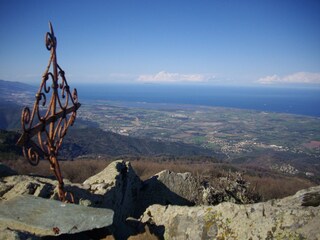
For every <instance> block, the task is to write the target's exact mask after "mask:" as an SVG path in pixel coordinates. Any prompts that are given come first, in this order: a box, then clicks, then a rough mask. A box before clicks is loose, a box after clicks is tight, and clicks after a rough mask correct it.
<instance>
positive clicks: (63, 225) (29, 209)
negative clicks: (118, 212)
mask: <svg viewBox="0 0 320 240" xmlns="http://www.w3.org/2000/svg"><path fill="white" fill-rule="evenodd" d="M112 222H113V211H112V210H110V209H99V208H90V207H84V206H79V205H75V204H68V203H62V202H59V201H55V200H49V199H43V198H38V197H35V196H30V195H24V196H18V197H15V198H13V199H11V200H9V201H2V202H0V226H6V227H7V228H9V229H13V230H18V231H24V232H29V233H32V234H33V235H36V236H55V235H61V234H72V233H78V232H83V231H88V230H92V229H96V228H103V227H107V226H110V225H111V224H112Z"/></svg>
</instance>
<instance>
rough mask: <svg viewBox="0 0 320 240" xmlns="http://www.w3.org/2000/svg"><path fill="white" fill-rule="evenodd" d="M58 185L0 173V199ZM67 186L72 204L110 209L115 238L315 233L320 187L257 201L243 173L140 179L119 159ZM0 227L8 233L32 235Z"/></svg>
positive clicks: (48, 193) (52, 195)
mask: <svg viewBox="0 0 320 240" xmlns="http://www.w3.org/2000/svg"><path fill="white" fill-rule="evenodd" d="M56 185H57V182H56V181H55V180H52V179H49V178H43V177H38V176H19V175H13V176H6V177H2V178H1V179H0V203H1V201H12V200H13V199H15V197H17V196H20V195H34V196H36V197H41V198H47V199H58V196H57V190H56ZM65 189H66V190H67V191H68V192H71V193H73V195H74V197H75V203H76V204H79V205H84V206H91V207H99V208H108V209H111V210H113V211H114V218H113V225H112V226H111V228H108V229H107V232H108V233H110V232H112V234H113V235H114V237H115V238H116V239H127V238H129V237H131V239H135V238H137V239H139V236H140V237H142V238H143V237H147V236H149V237H152V238H154V239H156V238H157V237H159V236H160V238H162V237H163V236H164V237H165V238H166V239H250V238H251V239H286V238H288V239H290V238H292V239H296V238H297V239H304V238H305V239H316V238H317V237H320V236H319V232H320V230H319V229H320V225H319V223H320V221H319V220H320V219H319V213H320V212H319V203H320V186H319V187H315V188H311V189H308V190H305V191H300V192H298V193H297V194H296V195H294V196H292V197H288V198H285V199H282V200H273V201H269V202H264V203H255V204H249V203H251V202H254V201H256V200H258V198H256V196H252V195H251V193H250V191H248V183H247V182H245V181H244V179H242V178H241V174H231V173H230V174H229V175H228V176H226V177H223V178H218V179H216V181H215V183H214V184H213V185H210V184H208V183H206V182H204V181H202V182H201V181H199V179H197V178H195V177H193V176H192V175H191V174H190V173H174V172H171V171H168V170H165V171H162V172H160V173H158V174H156V175H155V176H153V177H151V178H150V179H147V180H145V181H142V180H140V179H139V177H138V176H137V175H136V173H135V172H134V170H133V169H132V167H131V165H130V163H129V162H124V161H122V160H119V161H115V162H112V163H111V164H110V165H109V166H107V167H106V168H105V169H104V170H103V171H101V172H100V173H98V174H96V175H94V176H92V177H90V178H89V179H87V180H86V181H85V182H84V183H83V184H73V183H71V182H69V181H67V180H65ZM226 201H227V202H226ZM221 202H223V203H221ZM238 203H241V204H238ZM1 229H4V231H3V232H5V233H6V234H7V236H29V235H28V234H30V233H26V232H17V231H13V232H12V231H11V230H8V229H7V228H3V226H2V228H1V226H0V231H1ZM104 234H105V233H104ZM317 234H318V235H317ZM31 236H32V235H31ZM101 236H106V234H105V235H101ZM0 239H1V238H0ZM17 239H19V237H17ZM21 239H23V238H22V237H21Z"/></svg>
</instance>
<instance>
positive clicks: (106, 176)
mask: <svg viewBox="0 0 320 240" xmlns="http://www.w3.org/2000/svg"><path fill="white" fill-rule="evenodd" d="M141 184H142V182H141V180H140V178H139V177H138V176H137V174H136V173H135V172H134V170H133V168H132V167H131V164H130V163H129V162H125V161H123V160H118V161H114V162H112V163H110V164H109V165H108V166H107V167H106V168H105V169H104V170H102V171H101V172H100V173H98V174H96V175H94V176H92V177H90V178H88V179H87V180H86V181H85V182H84V183H83V185H85V186H90V191H91V193H92V194H94V195H95V196H101V197H102V199H103V201H102V203H101V204H100V206H101V207H106V208H110V209H113V210H114V212H115V213H114V227H115V232H116V238H119V239H126V237H127V235H128V234H129V232H130V229H128V227H126V218H127V217H129V216H135V211H136V208H137V206H138V205H139V204H140V203H139V201H138V200H139V194H140V188H141ZM140 215H141V214H140ZM140 215H139V216H140Z"/></svg>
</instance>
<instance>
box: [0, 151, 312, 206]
mask: <svg viewBox="0 0 320 240" xmlns="http://www.w3.org/2000/svg"><path fill="white" fill-rule="evenodd" d="M113 160H116V159H112V158H110V159H99V160H97V159H95V160H93V159H86V160H76V161H60V166H61V171H62V175H63V177H64V178H66V179H69V180H70V181H71V182H75V183H81V182H83V181H84V180H86V179H87V178H89V177H90V176H92V175H94V174H96V173H98V172H100V171H102V170H103V169H104V168H105V167H107V166H108V164H109V163H110V162H111V161H113ZM125 160H128V161H130V162H131V164H132V167H133V169H134V170H135V172H136V173H137V175H138V176H139V177H140V178H141V179H143V180H145V179H148V178H150V177H151V176H153V175H154V174H156V173H158V172H160V171H162V170H164V169H168V170H170V171H174V172H191V173H192V174H193V175H194V176H195V177H197V178H198V179H199V180H200V181H208V182H210V183H211V184H212V185H213V186H215V184H216V179H217V178H220V177H226V176H228V175H229V173H230V171H231V172H235V171H238V172H241V173H242V174H243V177H244V179H245V180H246V181H248V182H249V183H250V191H252V192H253V193H257V194H259V195H260V196H262V200H269V199H274V198H282V197H285V196H288V195H292V194H294V193H296V192H297V191H298V190H300V189H304V188H308V187H311V186H314V185H315V183H314V182H312V181H310V180H308V179H305V178H301V177H297V176H284V175H280V174H276V173H272V172H270V171H267V170H264V172H263V173H262V170H261V169H260V174H259V175H256V174H252V170H250V169H249V170H248V169H246V168H245V167H241V166H235V165H230V164H226V163H217V162H208V161H203V162H201V163H197V162H192V161H189V162H188V161H183V159H182V158H180V159H179V160H177V159H175V160H173V158H169V157H168V158H166V157H155V158H152V157H139V158H135V157H126V158H125ZM2 162H3V163H4V164H6V165H7V166H9V167H11V168H12V169H14V170H16V171H17V172H18V173H19V174H35V175H41V176H50V177H54V175H53V173H52V172H51V170H50V166H49V163H48V162H47V161H40V163H39V165H38V166H36V167H33V166H31V165H30V164H29V163H28V162H27V161H26V160H24V159H22V158H20V159H17V160H7V161H2Z"/></svg>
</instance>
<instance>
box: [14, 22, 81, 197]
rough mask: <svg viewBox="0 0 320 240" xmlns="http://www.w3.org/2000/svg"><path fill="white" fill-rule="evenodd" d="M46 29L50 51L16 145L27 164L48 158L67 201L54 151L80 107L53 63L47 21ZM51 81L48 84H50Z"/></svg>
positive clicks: (53, 41) (52, 42)
mask: <svg viewBox="0 0 320 240" xmlns="http://www.w3.org/2000/svg"><path fill="white" fill-rule="evenodd" d="M49 28H50V32H47V33H46V36H45V45H46V48H47V49H48V51H50V53H51V54H50V59H49V63H48V66H47V68H46V70H45V72H44V74H43V76H42V81H41V84H40V88H39V90H38V92H37V93H36V96H35V98H36V100H35V103H34V105H33V109H32V110H30V108H29V107H25V108H24V109H23V111H22V115H21V125H22V130H23V133H22V135H21V137H20V139H19V140H18V142H17V144H18V145H20V146H22V149H23V154H24V156H25V158H26V159H27V160H28V161H29V162H30V164H31V165H34V166H36V165H37V164H38V163H39V160H40V159H48V160H49V162H50V166H51V170H52V171H53V172H54V174H55V176H56V178H57V180H58V182H59V184H58V195H59V198H60V200H61V201H63V202H65V201H68V200H67V193H66V192H65V191H64V183H63V178H62V175H61V171H60V166H59V162H58V160H57V156H58V150H59V148H60V147H61V144H62V141H63V138H64V136H65V135H66V133H67V130H68V128H69V127H70V126H72V125H73V123H74V121H75V119H76V113H77V110H78V108H79V107H80V105H81V104H80V103H79V102H78V94H77V90H76V89H74V90H73V91H72V93H71V91H70V87H69V85H68V83H67V80H66V77H65V72H64V71H63V70H62V68H61V67H60V66H59V65H58V63H57V55H56V47H57V39H56V37H55V35H54V32H53V28H52V25H51V23H50V22H49ZM50 83H51V85H50ZM70 196H71V200H69V201H71V202H73V196H72V194H70Z"/></svg>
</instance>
